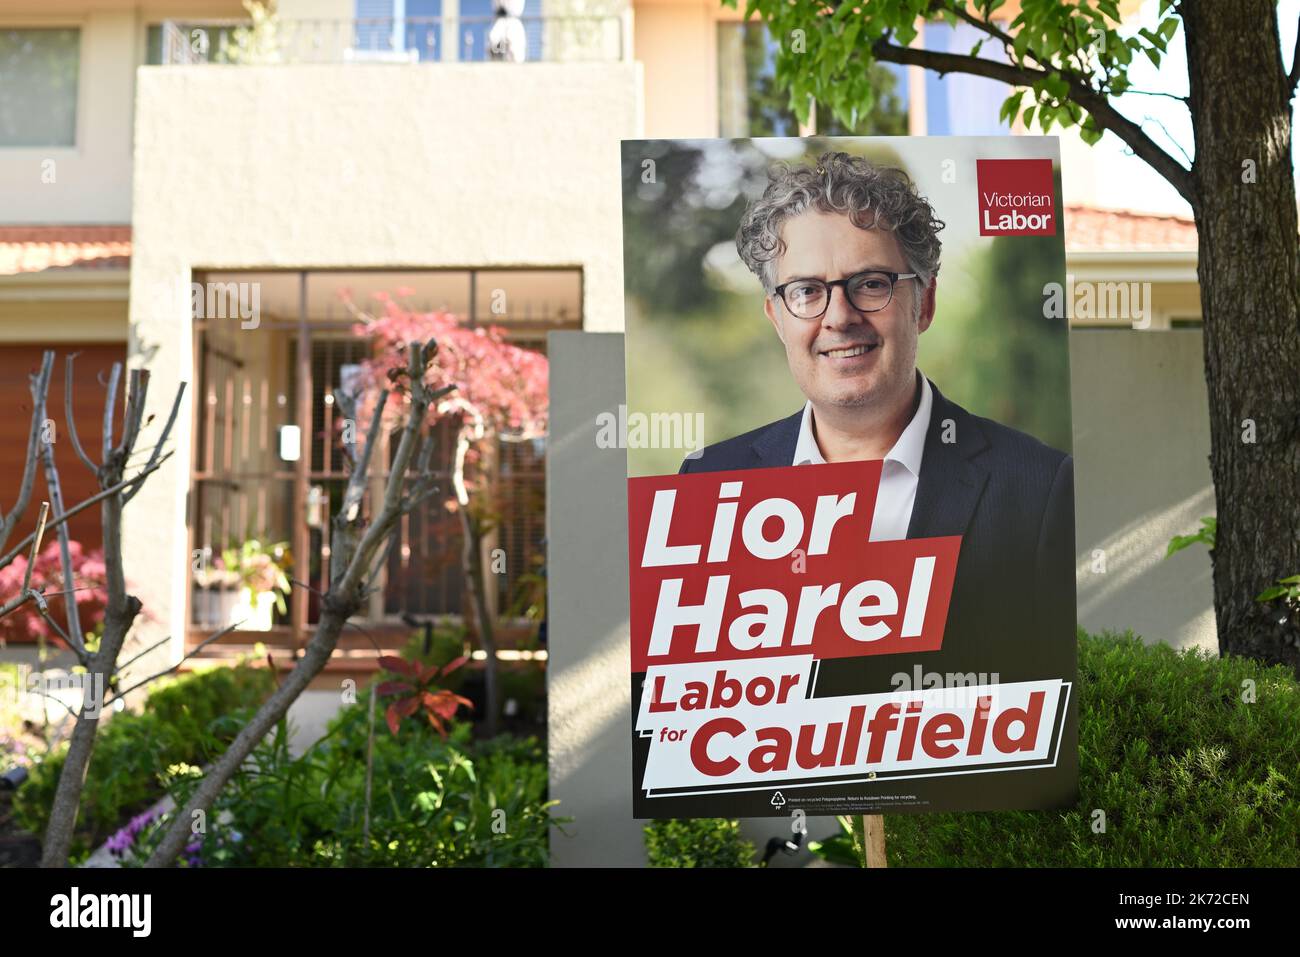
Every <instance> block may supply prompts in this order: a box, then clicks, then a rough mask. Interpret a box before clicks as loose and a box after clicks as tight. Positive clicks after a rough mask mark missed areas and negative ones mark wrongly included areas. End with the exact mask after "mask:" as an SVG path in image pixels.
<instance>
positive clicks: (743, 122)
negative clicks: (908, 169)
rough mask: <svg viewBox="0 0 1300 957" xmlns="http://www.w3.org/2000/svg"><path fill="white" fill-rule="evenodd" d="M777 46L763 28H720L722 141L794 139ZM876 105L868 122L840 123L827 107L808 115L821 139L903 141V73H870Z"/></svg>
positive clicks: (887, 68)
mask: <svg viewBox="0 0 1300 957" xmlns="http://www.w3.org/2000/svg"><path fill="white" fill-rule="evenodd" d="M777 52H778V44H777V42H776V40H774V39H773V38H772V36H771V34H770V33H769V32H768V29H767V24H765V23H760V22H750V23H740V22H734V23H719V24H718V127H719V134H720V135H721V136H725V137H747V136H798V135H799V123H798V120H797V119H796V117H795V115H794V111H793V110H791V109H790V106H789V103H790V98H789V94H788V93H787V92H785V91H781V92H778V91H777V88H776V56H777ZM871 75H872V88H873V90H874V91H875V94H876V101H875V103H874V105H873V106H872V109H871V111H870V113H869V114H868V115H867V116H862V117H858V118H857V121H856V122H855V123H853V124H845V123H842V122H840V121H839V120H837V119H836V118H835V116H834V115H833V114H832V113H831V111H830V109H829V108H827V107H815V108H814V110H813V112H812V117H811V118H812V121H813V125H814V130H815V132H816V133H817V134H818V135H821V136H901V135H904V134H906V133H907V71H906V70H905V69H904V68H902V67H897V66H894V65H893V64H886V63H877V64H874V65H873V66H872V67H871Z"/></svg>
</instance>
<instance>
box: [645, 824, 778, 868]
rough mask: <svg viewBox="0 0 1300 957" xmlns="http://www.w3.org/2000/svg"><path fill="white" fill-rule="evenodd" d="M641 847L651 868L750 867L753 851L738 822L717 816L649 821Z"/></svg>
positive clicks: (752, 846)
mask: <svg viewBox="0 0 1300 957" xmlns="http://www.w3.org/2000/svg"><path fill="white" fill-rule="evenodd" d="M645 850H646V857H647V858H648V859H649V861H650V866H651V867H750V866H752V865H753V863H754V854H755V853H756V852H755V848H754V845H753V844H751V843H750V842H749V841H747V840H746V839H745V838H744V837H743V836H742V835H741V833H740V824H739V822H738V821H727V820H724V819H721V818H701V819H699V820H685V821H674V820H663V821H651V822H650V823H649V824H647V825H646V827H645Z"/></svg>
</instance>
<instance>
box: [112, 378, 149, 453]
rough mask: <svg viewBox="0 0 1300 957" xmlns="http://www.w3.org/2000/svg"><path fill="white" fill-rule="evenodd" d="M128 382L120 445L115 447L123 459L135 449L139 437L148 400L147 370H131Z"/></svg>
mask: <svg viewBox="0 0 1300 957" xmlns="http://www.w3.org/2000/svg"><path fill="white" fill-rule="evenodd" d="M128 382H129V387H128V388H127V395H126V414H125V415H124V416H123V419H122V444H121V445H119V446H118V447H117V451H118V453H119V454H120V455H122V456H124V457H125V456H126V455H128V454H129V453H130V452H131V450H132V449H134V448H135V443H136V439H138V438H139V437H140V426H141V424H142V423H143V422H144V406H145V402H146V401H147V400H148V398H149V372H148V370H147V369H132V370H131V372H130V376H129V378H128Z"/></svg>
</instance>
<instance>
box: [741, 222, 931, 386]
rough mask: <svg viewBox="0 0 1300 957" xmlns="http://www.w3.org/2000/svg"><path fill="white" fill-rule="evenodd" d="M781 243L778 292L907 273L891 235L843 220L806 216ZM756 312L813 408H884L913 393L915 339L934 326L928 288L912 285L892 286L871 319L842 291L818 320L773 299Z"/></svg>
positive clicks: (787, 231)
mask: <svg viewBox="0 0 1300 957" xmlns="http://www.w3.org/2000/svg"><path fill="white" fill-rule="evenodd" d="M781 237H782V239H784V240H785V246H786V248H785V252H784V253H783V254H782V255H781V257H780V258H779V259H778V261H777V264H776V285H778V286H780V285H782V284H783V283H787V282H789V281H790V280H792V279H821V280H823V281H826V282H831V281H833V280H836V279H847V278H848V277H849V276H852V275H854V274H855V273H859V272H862V271H864V270H868V269H874V270H880V271H882V272H897V273H906V272H911V270H910V269H909V268H908V266H907V262H906V260H904V258H903V253H902V250H901V249H900V248H899V246H898V240H897V239H895V238H894V234H893V232H891V231H888V230H882V229H862V228H860V227H858V226H855V225H853V223H852V221H851V220H850V219H849V217H848V216H847V215H842V214H839V213H823V212H820V211H815V210H810V211H808V212H805V213H802V214H801V215H799V216H796V217H794V218H793V219H790V220H787V221H786V223H785V224H784V226H783V227H782V230H781ZM918 305H919V307H920V308H919V310H918ZM764 311H765V312H766V313H767V318H768V319H769V320H771V322H772V325H773V326H774V327H775V329H776V334H777V335H778V336H780V338H781V341H782V342H783V343H784V344H785V354H786V359H787V360H788V361H789V363H790V373H791V374H792V375H793V376H794V380H795V382H796V383H797V384H798V386H799V389H800V390H801V391H802V392H803V394H804V395H805V396H807V397H808V398H809V399H811V400H812V403H813V406H814V408H815V407H817V406H823V407H827V408H830V407H840V408H870V407H872V406H877V407H888V406H890V405H891V404H892V403H893V402H894V401H902V399H901V396H903V395H905V394H907V395H910V391H911V390H912V389H913V388H914V387H915V381H916V372H915V370H916V346H917V338H918V336H919V335H920V334H921V333H922V332H924V331H925V330H926V329H928V328H929V327H930V322H931V321H932V320H933V318H934V282H933V280H932V281H931V283H930V288H929V289H923V288H922V287H921V286H920V284H919V281H918V280H916V279H900V280H899V281H898V282H897V283H896V284H895V286H894V296H893V299H892V300H891V301H890V303H889V305H887V306H886V307H885V308H884V309H881V310H879V311H876V312H861V311H859V310H857V309H855V308H854V306H853V304H852V303H851V302H849V301H848V298H847V297H846V296H845V293H844V287H843V286H836V287H835V288H833V289H832V290H831V297H830V303H829V304H828V306H827V309H826V312H825V314H824V315H823V316H822V317H821V318H820V319H800V318H799V317H798V316H795V315H792V314H791V313H790V311H789V310H788V309H786V307H785V305H784V304H783V303H782V302H781V300H780V297H778V296H775V295H773V296H770V297H768V299H767V302H766V304H765V306H764ZM864 348H865V350H866V351H865V352H864V351H863V349H864ZM845 350H851V351H850V352H849V353H847V354H846V351H845Z"/></svg>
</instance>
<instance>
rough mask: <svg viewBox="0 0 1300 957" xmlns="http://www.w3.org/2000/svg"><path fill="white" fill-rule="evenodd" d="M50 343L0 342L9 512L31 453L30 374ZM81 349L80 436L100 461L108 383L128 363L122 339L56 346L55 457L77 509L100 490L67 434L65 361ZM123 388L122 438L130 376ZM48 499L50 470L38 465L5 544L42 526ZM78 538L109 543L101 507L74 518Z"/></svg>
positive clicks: (0, 492)
mask: <svg viewBox="0 0 1300 957" xmlns="http://www.w3.org/2000/svg"><path fill="white" fill-rule="evenodd" d="M46 348H47V347H45V346H41V345H3V346H0V409H3V410H4V411H3V414H0V508H3V509H4V512H5V514H6V515H7V514H8V513H9V510H10V509H12V508H13V507H14V501H15V499H16V498H17V497H18V489H19V486H20V485H21V483H22V475H23V462H24V459H25V458H26V452H27V438H28V433H29V430H30V428H31V421H32V395H31V390H30V388H29V386H28V381H29V380H28V376H29V375H31V374H33V373H35V372H37V371H39V370H40V367H41V355H42V353H43V352H44V351H45V349H46ZM72 353H77V354H78V355H77V366H76V378H77V381H76V383H75V389H74V392H73V403H74V405H75V409H74V412H75V415H76V422H77V434H78V436H79V437H80V438H81V444H82V447H83V448H85V450H86V452H87V454H88V455H89V456H90V457H91V459H92V460H94V461H96V462H98V461H99V460H100V443H101V441H102V438H103V417H104V386H103V385H101V384H100V383H101V382H107V381H108V372H109V370H110V369H111V368H112V366H113V363H114V362H121V363H124V364H125V362H126V344H125V343H122V342H119V343H104V342H94V343H82V344H78V343H60V344H59V345H58V346H56V347H54V354H55V359H54V376H53V380H52V382H51V383H50V395H49V401H48V403H47V406H46V415H47V416H48V417H49V418H50V419H53V420H54V424H55V444H54V460H55V462H56V463H57V464H58V467H59V479H60V483H61V485H62V487H63V501H64V504H65V505H66V506H68V507H71V506H73V505H75V504H77V503H78V502H80V501H82V500H83V499H86V498H89V497H90V496H91V495H94V494H95V493H96V492H97V491H99V486H98V485H97V484H96V481H95V477H94V476H93V475H91V474H90V470H89V469H87V468H86V466H85V465H84V464H83V463H82V462H81V461H80V460H79V459H78V458H77V455H76V453H75V452H74V451H73V450H72V443H71V442H69V441H68V438H67V414H66V412H65V410H64V401H63V391H64V390H63V372H64V362H65V359H66V357H67V356H68V355H70V354H72ZM122 379H123V381H122V385H121V386H119V390H118V399H119V406H118V411H117V425H116V426H115V427H114V436H115V437H117V438H120V437H121V428H122V426H121V417H122V412H121V405H120V401H121V398H122V394H123V392H124V391H125V388H126V381H125V380H126V375H125V373H124V374H123V376H122ZM47 497H48V492H47V490H46V484H45V472H44V469H38V470H37V473H36V481H35V484H34V485H33V486H32V497H31V502H30V504H29V505H28V507H27V512H26V514H25V515H24V516H23V520H22V521H21V522H20V523H19V525H18V528H17V529H16V530H15V532H14V534H13V535H12V536H11V537H10V539H9V544H8V546H7V547H6V548H5V551H8V550H9V548H12V547H13V545H14V544H15V543H17V542H18V541H20V540H21V539H22V537H23V536H24V535H26V534H27V533H28V532H30V531H31V530H32V529H33V528H34V527H35V525H36V516H37V514H38V513H39V512H40V504H41V501H42V500H43V499H45V498H47ZM69 529H70V531H71V533H72V537H73V538H74V539H76V540H77V541H79V542H81V543H82V544H83V545H84V546H85V547H86V549H87V550H90V549H95V548H99V547H100V546H101V545H102V544H103V539H102V536H101V532H100V521H99V509H98V508H96V507H91V508H88V509H86V510H85V511H84V512H82V513H81V514H80V515H77V516H75V517H73V519H72V520H71V522H70V523H69Z"/></svg>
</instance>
